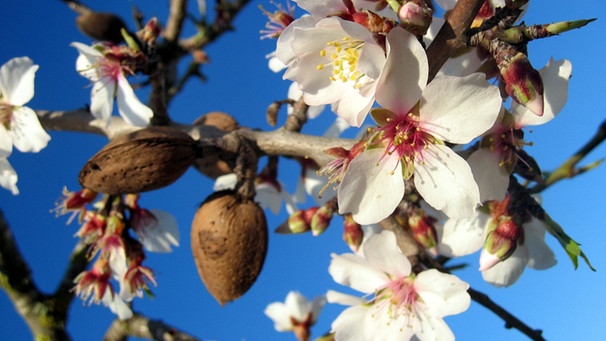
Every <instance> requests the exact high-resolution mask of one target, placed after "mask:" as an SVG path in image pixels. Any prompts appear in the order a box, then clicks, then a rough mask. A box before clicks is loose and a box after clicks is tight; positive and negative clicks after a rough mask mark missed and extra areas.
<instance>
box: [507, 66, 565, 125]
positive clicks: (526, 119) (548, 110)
mask: <svg viewBox="0 0 606 341" xmlns="http://www.w3.org/2000/svg"><path fill="white" fill-rule="evenodd" d="M571 73H572V64H571V63H570V61H568V60H566V59H562V60H558V61H554V60H553V59H551V60H550V61H549V63H547V66H545V67H544V68H542V69H541V70H539V74H540V75H541V78H542V79H543V86H544V90H543V98H544V101H545V103H544V104H545V107H544V109H543V116H538V115H536V114H534V113H533V112H532V111H530V110H529V109H527V108H525V107H524V106H523V105H520V104H518V103H517V102H515V101H513V102H512V103H511V110H512V113H513V114H514V118H515V120H516V125H517V126H518V127H523V126H533V125H541V124H544V123H547V122H549V121H551V120H552V119H553V118H554V117H555V116H556V115H557V114H559V113H560V111H561V110H562V108H563V107H564V104H566V101H567V100H568V81H569V79H570V75H571Z"/></svg>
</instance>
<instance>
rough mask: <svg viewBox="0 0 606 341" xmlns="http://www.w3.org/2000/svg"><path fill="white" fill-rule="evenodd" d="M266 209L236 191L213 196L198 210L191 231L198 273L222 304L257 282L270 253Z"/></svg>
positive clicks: (241, 293) (222, 192)
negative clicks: (268, 249)
mask: <svg viewBox="0 0 606 341" xmlns="http://www.w3.org/2000/svg"><path fill="white" fill-rule="evenodd" d="M267 238H268V236H267V221H266V219H265V213H264V212H263V209H261V207H259V205H257V203H255V202H254V201H252V200H248V199H244V198H240V196H239V195H238V194H236V193H235V192H234V191H221V192H217V193H215V194H213V195H211V196H210V197H209V198H208V199H207V200H206V201H205V203H203V204H202V206H200V208H198V210H197V212H196V214H195V216H194V220H193V222H192V228H191V248H192V252H193V256H194V261H195V263H196V266H197V268H198V274H199V275H200V278H201V279H202V282H203V283H204V285H205V286H206V289H207V290H208V291H209V292H210V294H211V295H212V296H213V297H214V298H215V299H216V300H217V301H218V302H219V304H221V305H225V303H227V302H230V301H233V300H235V299H237V298H239V297H240V296H242V295H243V294H244V293H246V292H247V291H248V289H249V288H250V287H251V286H252V285H253V284H254V283H255V281H256V279H257V276H258V275H259V273H260V272H261V269H262V268H263V263H264V261H265V255H266V254H267V241H268V240H267Z"/></svg>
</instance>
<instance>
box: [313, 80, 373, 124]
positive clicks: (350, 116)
mask: <svg viewBox="0 0 606 341" xmlns="http://www.w3.org/2000/svg"><path fill="white" fill-rule="evenodd" d="M333 83H335V84H336V82H333ZM349 83H351V84H349ZM341 84H347V87H346V89H345V91H344V92H343V93H342V94H341V96H340V98H339V100H337V101H336V102H334V103H332V105H331V109H332V111H334V112H335V113H336V114H337V115H339V117H340V118H342V119H343V120H345V122H347V123H348V124H349V125H351V126H352V127H360V126H361V125H362V123H364V120H365V119H366V116H367V115H368V112H369V111H370V108H371V107H372V105H373V104H374V102H375V99H374V93H375V86H374V85H373V86H372V87H371V88H370V89H369V88H367V89H366V90H369V92H370V94H367V93H363V92H362V91H358V89H355V88H354V85H353V82H348V83H341ZM373 84H374V83H373ZM306 98H307V96H306Z"/></svg>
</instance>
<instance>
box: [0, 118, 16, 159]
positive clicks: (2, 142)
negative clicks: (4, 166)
mask: <svg viewBox="0 0 606 341" xmlns="http://www.w3.org/2000/svg"><path fill="white" fill-rule="evenodd" d="M12 152H13V133H12V132H11V131H10V130H8V129H7V127H6V126H5V125H4V124H0V158H7V157H8V156H9V155H11V153H12Z"/></svg>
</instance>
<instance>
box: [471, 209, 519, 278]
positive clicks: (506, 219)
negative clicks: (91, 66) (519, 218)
mask: <svg viewBox="0 0 606 341" xmlns="http://www.w3.org/2000/svg"><path fill="white" fill-rule="evenodd" d="M499 220H500V221H499V222H498V223H497V224H496V226H495V227H494V230H492V231H490V232H489V233H488V236H487V237H486V241H485V242H484V249H483V250H482V254H481V255H480V271H484V270H488V269H490V268H491V267H493V266H494V265H495V264H497V263H498V262H500V261H504V260H506V259H507V258H509V256H511V254H513V252H514V251H515V250H516V248H517V245H518V239H520V237H522V233H523V231H522V228H521V226H518V224H517V223H516V222H515V221H514V220H513V219H512V217H510V216H501V217H500V218H499Z"/></svg>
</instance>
